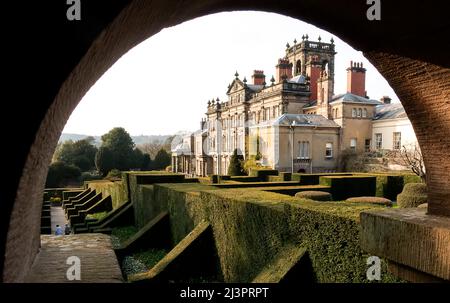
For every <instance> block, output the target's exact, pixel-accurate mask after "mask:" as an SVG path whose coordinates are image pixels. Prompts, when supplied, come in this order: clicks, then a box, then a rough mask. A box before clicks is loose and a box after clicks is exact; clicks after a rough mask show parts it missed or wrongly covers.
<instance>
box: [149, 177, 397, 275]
mask: <svg viewBox="0 0 450 303" xmlns="http://www.w3.org/2000/svg"><path fill="white" fill-rule="evenodd" d="M213 188H214V187H210V186H205V185H200V184H157V185H154V192H153V198H152V199H153V203H162V204H164V205H166V207H167V209H168V211H169V213H170V219H171V220H170V221H171V225H172V237H173V239H174V244H175V243H177V241H179V240H181V239H182V238H183V237H184V236H186V235H187V234H188V233H189V232H190V231H192V230H193V228H194V227H195V226H196V225H197V224H198V223H199V222H201V221H202V220H207V221H208V222H210V224H211V227H212V229H213V231H214V238H215V240H214V241H215V243H216V248H217V254H218V256H219V258H220V267H218V268H217V270H218V271H220V273H221V274H222V275H223V281H225V282H250V281H252V280H253V279H254V278H255V277H256V276H257V275H258V274H259V273H260V272H261V271H262V270H264V269H265V268H266V267H267V266H268V264H273V262H277V261H276V260H277V258H278V256H279V253H280V251H282V250H284V249H285V248H286V247H292V245H297V246H299V245H301V246H305V247H306V248H307V251H308V257H309V259H310V262H311V266H312V269H313V271H314V273H313V276H311V279H313V280H315V281H317V282H368V281H367V279H366V271H367V264H366V260H367V257H368V256H369V255H368V254H365V253H364V252H363V251H362V250H361V249H360V245H359V214H360V212H361V211H365V210H370V209H375V208H380V206H372V205H366V204H361V205H355V203H347V202H329V203H323V202H314V201H310V200H301V203H299V199H298V198H294V197H289V196H286V195H280V194H276V193H271V192H265V191H261V190H256V189H255V190H248V189H215V190H212V189H213ZM191 261H192V262H201V260H197V261H195V260H191ZM382 266H383V268H382V272H383V273H384V274H383V275H382V281H381V282H398V281H399V280H398V279H396V278H395V277H393V276H392V275H391V274H389V273H388V271H387V270H386V263H385V262H384V261H382Z"/></svg>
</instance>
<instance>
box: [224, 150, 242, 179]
mask: <svg viewBox="0 0 450 303" xmlns="http://www.w3.org/2000/svg"><path fill="white" fill-rule="evenodd" d="M243 160H244V157H243V156H242V155H238V152H237V149H235V150H234V151H233V155H232V156H231V159H230V164H229V166H228V175H230V176H242V175H245V172H244V168H243V167H242V161H243Z"/></svg>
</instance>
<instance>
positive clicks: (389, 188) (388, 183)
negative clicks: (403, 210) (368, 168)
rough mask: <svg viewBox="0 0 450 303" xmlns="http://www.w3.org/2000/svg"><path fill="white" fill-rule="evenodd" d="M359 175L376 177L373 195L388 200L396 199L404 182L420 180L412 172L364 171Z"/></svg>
mask: <svg viewBox="0 0 450 303" xmlns="http://www.w3.org/2000/svg"><path fill="white" fill-rule="evenodd" d="M361 175H366V176H375V177H376V178H377V188H376V194H375V195H376V196H377V197H384V198H387V199H389V200H396V198H397V195H398V194H400V193H401V192H402V190H403V186H404V185H405V184H408V183H419V182H421V179H420V177H419V176H417V175H413V174H383V173H380V174H377V173H365V174H361Z"/></svg>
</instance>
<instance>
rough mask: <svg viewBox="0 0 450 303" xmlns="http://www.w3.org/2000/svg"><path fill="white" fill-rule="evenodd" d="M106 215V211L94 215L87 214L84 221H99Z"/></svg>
mask: <svg viewBox="0 0 450 303" xmlns="http://www.w3.org/2000/svg"><path fill="white" fill-rule="evenodd" d="M107 214H108V212H107V211H102V212H99V213H94V214H88V215H87V216H86V219H96V220H101V219H103V218H104V217H106V215H107Z"/></svg>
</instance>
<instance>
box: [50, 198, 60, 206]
mask: <svg viewBox="0 0 450 303" xmlns="http://www.w3.org/2000/svg"><path fill="white" fill-rule="evenodd" d="M50 203H51V204H53V205H59V204H60V203H61V198H59V197H51V198H50Z"/></svg>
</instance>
